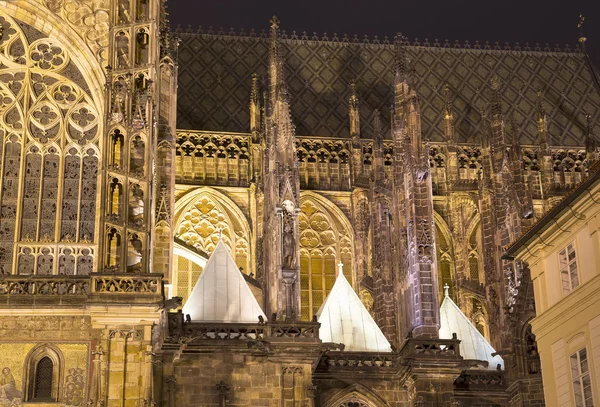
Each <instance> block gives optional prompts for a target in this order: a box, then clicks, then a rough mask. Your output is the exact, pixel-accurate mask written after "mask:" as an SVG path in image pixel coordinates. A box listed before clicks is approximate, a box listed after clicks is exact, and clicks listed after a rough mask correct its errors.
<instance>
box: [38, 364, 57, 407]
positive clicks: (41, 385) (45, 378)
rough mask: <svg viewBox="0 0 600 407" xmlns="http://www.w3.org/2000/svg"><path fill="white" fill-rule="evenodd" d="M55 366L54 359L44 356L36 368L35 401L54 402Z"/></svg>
mask: <svg viewBox="0 0 600 407" xmlns="http://www.w3.org/2000/svg"><path fill="white" fill-rule="evenodd" d="M53 370H54V366H53V363H52V359H50V358H49V357H48V356H44V357H43V358H41V359H40V361H39V362H38V363H37V366H36V368H35V379H34V380H35V382H34V384H33V400H36V401H44V400H52V381H53V380H52V379H53V377H52V376H53Z"/></svg>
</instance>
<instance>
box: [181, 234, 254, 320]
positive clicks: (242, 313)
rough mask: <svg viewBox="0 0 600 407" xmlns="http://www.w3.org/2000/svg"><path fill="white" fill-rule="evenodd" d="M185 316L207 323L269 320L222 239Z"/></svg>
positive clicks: (191, 295)
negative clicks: (259, 317) (259, 318)
mask: <svg viewBox="0 0 600 407" xmlns="http://www.w3.org/2000/svg"><path fill="white" fill-rule="evenodd" d="M183 313H184V314H189V315H190V317H191V319H192V321H204V322H244V323H254V322H258V316H259V315H260V316H262V317H263V318H265V319H266V317H265V314H264V312H263V311H262V309H261V308H260V306H259V305H258V302H257V301H256V298H254V295H253V294H252V291H250V287H248V284H247V283H246V280H245V279H244V276H243V275H242V273H241V272H240V270H239V269H238V267H237V265H236V264H235V260H234V259H233V257H232V256H231V253H229V249H228V248H227V246H226V245H225V243H223V241H222V240H219V243H217V247H215V251H214V252H213V254H212V255H211V256H210V258H209V259H208V262H207V263H206V266H205V267H204V270H203V271H202V274H201V275H200V278H199V279H198V281H197V282H196V285H195V286H194V289H193V290H192V293H191V294H190V297H189V298H188V300H187V302H186V303H185V305H184V306H183Z"/></svg>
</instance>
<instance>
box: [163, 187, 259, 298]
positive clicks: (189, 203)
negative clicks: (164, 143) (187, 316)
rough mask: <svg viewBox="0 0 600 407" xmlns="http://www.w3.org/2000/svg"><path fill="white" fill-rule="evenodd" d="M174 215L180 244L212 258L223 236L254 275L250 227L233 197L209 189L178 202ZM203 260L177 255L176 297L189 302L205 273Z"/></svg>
mask: <svg viewBox="0 0 600 407" xmlns="http://www.w3.org/2000/svg"><path fill="white" fill-rule="evenodd" d="M174 212H175V223H174V224H175V227H174V232H175V233H174V234H175V237H177V238H178V239H179V240H180V241H183V242H184V243H185V244H186V245H187V246H190V247H192V248H193V249H195V250H194V251H195V252H199V253H206V254H207V255H210V254H211V253H212V252H213V250H214V248H215V246H216V244H217V242H218V240H219V237H220V236H221V238H222V239H223V241H224V242H225V244H226V245H227V246H229V248H230V249H231V253H232V255H233V257H234V258H235V260H236V263H237V265H238V267H240V269H241V270H242V272H244V273H246V274H251V273H253V264H252V253H253V252H252V248H251V245H252V241H251V230H250V225H249V223H248V221H247V219H246V216H245V215H244V214H243V212H242V211H241V210H240V208H239V207H238V205H237V204H236V203H235V202H233V201H232V200H231V199H230V198H229V197H227V196H226V195H225V194H223V193H222V192H219V191H217V190H215V189H213V188H209V187H201V188H197V189H193V190H191V191H189V192H187V193H185V194H184V195H183V196H182V197H181V198H179V199H178V200H177V202H176V203H175V211H174ZM188 251H189V250H188ZM188 254H189V253H188ZM201 257H202V256H197V259H196V258H195V257H194V256H190V255H184V253H179V254H175V256H174V264H175V267H174V276H173V279H172V283H173V292H174V295H178V296H182V297H183V298H184V300H185V299H186V298H187V296H188V295H189V293H190V291H191V289H192V288H193V287H194V284H195V283H196V281H197V280H198V278H199V277H200V274H201V272H202V267H203V266H204V263H203V262H202V261H200V259H201Z"/></svg>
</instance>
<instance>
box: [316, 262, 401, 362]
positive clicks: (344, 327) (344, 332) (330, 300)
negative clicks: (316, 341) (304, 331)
mask: <svg viewBox="0 0 600 407" xmlns="http://www.w3.org/2000/svg"><path fill="white" fill-rule="evenodd" d="M317 318H318V321H319V322H320V323H321V328H320V329H319V336H320V337H321V340H322V341H323V342H335V343H343V344H344V345H345V348H344V350H346V351H353V352H391V351H392V348H391V346H390V343H389V342H388V340H387V339H386V338H385V336H384V335H383V332H381V329H379V327H378V326H377V324H376V323H375V321H374V320H373V318H372V317H371V315H370V314H369V311H367V309H366V308H365V306H364V305H363V304H362V302H361V301H360V298H358V295H356V293H355V292H354V290H353V289H352V286H351V285H350V283H348V280H346V277H344V273H343V272H342V271H341V263H340V272H339V273H338V276H337V279H336V280H335V283H334V284H333V287H332V288H331V291H330V292H329V295H328V296H327V298H325V302H324V303H323V305H322V306H321V308H320V309H319V312H317Z"/></svg>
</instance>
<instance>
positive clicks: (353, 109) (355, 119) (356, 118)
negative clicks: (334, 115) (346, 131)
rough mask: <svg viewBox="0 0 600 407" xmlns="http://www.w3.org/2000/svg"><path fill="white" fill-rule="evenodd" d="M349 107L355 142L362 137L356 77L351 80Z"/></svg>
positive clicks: (351, 128) (351, 131) (351, 134)
mask: <svg viewBox="0 0 600 407" xmlns="http://www.w3.org/2000/svg"><path fill="white" fill-rule="evenodd" d="M348 108H349V116H350V136H351V137H352V140H353V142H355V143H356V142H358V140H359V139H360V114H359V111H358V96H357V95H356V83H355V82H354V79H353V80H352V81H350V99H348Z"/></svg>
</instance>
